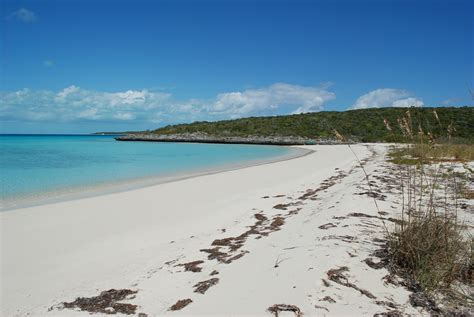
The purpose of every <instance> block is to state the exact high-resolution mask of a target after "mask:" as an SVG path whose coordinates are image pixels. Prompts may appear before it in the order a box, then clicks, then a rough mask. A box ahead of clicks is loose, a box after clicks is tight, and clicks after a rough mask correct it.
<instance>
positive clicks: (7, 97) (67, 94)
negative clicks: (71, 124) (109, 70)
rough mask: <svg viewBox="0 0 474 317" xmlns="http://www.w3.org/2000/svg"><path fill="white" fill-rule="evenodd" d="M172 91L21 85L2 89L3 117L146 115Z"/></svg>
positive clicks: (0, 111) (124, 117)
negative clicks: (55, 89)
mask: <svg viewBox="0 0 474 317" xmlns="http://www.w3.org/2000/svg"><path fill="white" fill-rule="evenodd" d="M169 97H170V94H168V93H163V92H152V91H148V90H128V91H124V92H115V93H110V92H98V91H92V90H86V89H81V88H80V87H77V86H74V85H72V86H69V87H66V88H64V89H63V90H61V91H59V92H53V91H49V90H30V89H22V90H19V91H15V92H0V101H1V102H0V119H1V120H27V121H45V120H51V121H52V120H54V121H73V120H81V119H82V120H103V121H110V120H121V121H123V120H134V119H136V118H141V119H146V118H147V116H148V114H149V112H150V111H152V110H153V109H158V108H159V107H160V106H161V104H162V103H163V102H164V101H165V100H167V99H169Z"/></svg>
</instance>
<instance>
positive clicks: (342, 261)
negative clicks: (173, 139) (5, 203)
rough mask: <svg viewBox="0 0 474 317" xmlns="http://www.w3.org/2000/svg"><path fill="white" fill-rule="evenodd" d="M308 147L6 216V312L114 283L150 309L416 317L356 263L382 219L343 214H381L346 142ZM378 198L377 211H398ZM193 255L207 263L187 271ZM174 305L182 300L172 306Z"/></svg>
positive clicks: (56, 302) (57, 302)
mask: <svg viewBox="0 0 474 317" xmlns="http://www.w3.org/2000/svg"><path fill="white" fill-rule="evenodd" d="M306 148H309V149H312V150H314V153H311V154H309V155H306V156H304V157H300V158H296V159H292V160H287V161H282V162H275V163H270V164H265V165H260V166H253V167H246V168H243V169H239V170H234V171H226V172H221V173H218V174H212V175H205V176H199V177H195V178H189V179H185V180H180V181H176V182H171V183H165V184H160V185H156V186H152V187H146V188H141V189H136V190H131V191H127V192H122V193H115V194H108V195H103V196H98V197H92V198H85V199H79V200H73V201H66V202H61V203H56V204H50V205H43V206H37V207H31V208H24V209H18V210H13V211H7V212H3V213H1V214H0V224H1V231H2V234H1V239H2V240H1V248H2V249H1V257H2V259H1V303H0V304H1V312H2V316H89V313H88V312H85V311H79V310H78V309H67V308H63V307H62V305H61V303H62V302H72V301H73V300H74V299H75V298H76V297H91V296H97V295H99V294H100V293H101V292H102V291H105V290H109V289H117V290H120V289H130V290H133V291H137V292H136V293H134V294H131V295H129V296H128V297H127V299H125V300H121V301H119V302H120V303H128V304H130V305H125V306H122V308H123V309H128V308H130V307H132V308H133V306H132V305H137V306H136V309H135V315H137V314H138V313H145V314H147V315H148V316H156V315H162V314H170V315H177V314H179V315H219V316H221V315H232V316H236V315H244V314H246V315H255V316H271V313H270V312H268V311H267V309H268V308H269V307H271V306H272V305H275V304H286V305H294V306H296V307H298V309H300V310H301V312H302V313H304V315H305V316H312V315H314V316H323V315H328V316H337V315H347V316H356V315H370V316H373V315H374V314H375V313H382V312H387V311H390V310H394V309H397V310H399V311H401V312H403V313H404V314H413V315H419V314H421V313H423V311H419V310H415V309H414V308H413V307H411V306H410V305H409V303H408V295H409V292H408V291H407V290H405V289H404V288H403V287H397V286H395V285H392V284H387V283H384V280H383V278H384V277H385V276H386V275H387V274H388V272H387V271H386V270H385V269H384V268H381V269H374V268H372V267H370V266H369V265H367V264H366V263H365V262H364V261H365V260H366V259H367V258H373V260H374V262H377V259H376V258H374V257H372V256H371V253H372V252H374V251H375V250H377V249H378V248H379V245H378V244H379V243H378V242H377V241H378V240H377V239H376V238H381V237H382V236H383V226H382V224H381V221H380V219H378V218H370V217H365V216H360V215H359V216H353V215H352V216H351V215H350V214H351V213H364V214H368V215H372V216H378V214H377V212H376V209H375V207H374V202H373V200H372V198H370V197H368V196H367V195H365V194H363V193H364V192H366V191H367V188H366V182H365V180H364V174H363V172H362V169H361V168H360V167H358V163H357V161H356V159H355V158H354V156H353V155H352V153H351V152H350V150H349V148H348V147H347V146H338V145H331V146H308V147H306ZM353 149H354V150H355V151H356V152H357V154H358V155H359V157H360V159H362V160H363V161H364V163H365V167H366V169H367V171H369V173H376V172H377V171H380V170H382V169H383V164H385V163H384V154H385V152H386V146H384V145H362V144H361V145H356V146H353ZM379 198H380V199H383V197H379ZM379 205H380V207H381V209H382V210H384V211H386V212H387V213H388V214H387V215H385V217H390V216H393V215H395V211H396V210H397V209H398V207H397V205H396V204H395V203H394V202H390V200H385V201H384V200H379ZM256 214H257V216H256ZM216 239H221V240H217V241H215V240H216ZM374 239H375V241H374ZM213 244H214V245H213ZM201 250H207V251H201ZM213 256H214V257H213ZM209 257H210V258H211V259H209ZM193 261H203V262H196V263H191V264H189V265H187V266H184V265H182V264H185V263H189V262H193ZM345 267H347V269H346V268H345ZM341 268H342V269H341ZM186 269H187V270H186ZM331 270H332V271H331ZM199 282H204V283H201V284H198V283H199ZM206 287H208V288H207V289H206ZM195 290H197V291H200V292H201V293H200V292H195ZM202 293H203V294H202ZM187 299H190V300H192V302H190V301H189V300H187ZM178 300H187V301H182V302H178ZM177 302H178V305H177V306H175V308H180V307H181V306H184V304H186V303H189V304H188V305H187V306H184V307H183V308H182V309H181V310H177V311H170V310H169V308H170V307H171V306H172V305H174V304H175V303H177ZM390 306H393V307H396V308H393V307H390ZM115 307H116V308H115V309H121V308H120V307H119V306H115ZM282 307H283V306H282ZM292 307H293V306H288V307H287V308H292ZM106 311H107V312H113V311H114V308H107V309H106ZM98 315H101V314H100V313H99V314H98ZM285 315H288V316H293V315H294V313H293V312H286V313H282V314H280V316H285ZM142 316H144V315H142Z"/></svg>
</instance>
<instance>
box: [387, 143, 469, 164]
mask: <svg viewBox="0 0 474 317" xmlns="http://www.w3.org/2000/svg"><path fill="white" fill-rule="evenodd" d="M389 156H390V161H391V162H393V163H396V164H419V163H420V164H421V163H425V164H428V163H435V162H450V161H458V162H467V161H474V144H451V143H442V144H435V145H430V144H420V143H416V144H413V145H411V146H407V147H398V148H396V149H395V150H393V151H391V152H390V153H389Z"/></svg>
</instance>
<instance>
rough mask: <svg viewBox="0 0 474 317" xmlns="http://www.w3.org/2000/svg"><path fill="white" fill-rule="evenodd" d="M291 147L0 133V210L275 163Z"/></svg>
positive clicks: (290, 151)
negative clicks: (133, 140) (125, 140)
mask: <svg viewBox="0 0 474 317" xmlns="http://www.w3.org/2000/svg"><path fill="white" fill-rule="evenodd" d="M295 151H296V150H295V149H293V148H289V147H279V146H263V145H234V144H197V143H154V142H119V141H115V140H114V136H111V135H0V189H1V193H0V208H1V209H2V210H6V209H14V208H19V207H24V206H29V205H35V204H40V203H46V202H50V201H55V200H61V199H68V198H70V197H72V196H73V195H75V196H77V197H79V196H81V195H82V196H87V195H91V194H92V193H95V194H96V193H98V192H100V191H102V192H104V191H120V190H126V189H131V188H136V187H140V186H146V185H151V184H157V183H160V182H163V181H169V180H172V179H176V178H179V177H186V176H189V175H195V174H200V173H208V172H213V171H217V170H223V169H232V168H236V167H240V166H246V165H252V164H257V163H260V162H266V161H273V160H278V159H281V158H283V157H289V156H293V155H295V153H294V152H295Z"/></svg>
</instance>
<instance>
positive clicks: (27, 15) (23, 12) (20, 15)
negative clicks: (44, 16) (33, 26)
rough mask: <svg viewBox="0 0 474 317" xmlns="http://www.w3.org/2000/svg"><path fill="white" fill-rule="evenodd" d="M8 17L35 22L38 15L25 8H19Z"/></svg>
mask: <svg viewBox="0 0 474 317" xmlns="http://www.w3.org/2000/svg"><path fill="white" fill-rule="evenodd" d="M8 18H10V19H15V20H18V21H21V22H25V23H31V22H36V21H37V20H38V17H37V16H36V14H35V13H34V12H33V11H31V10H28V9H25V8H20V9H18V10H16V11H14V12H12V13H11V14H10V15H9V16H8Z"/></svg>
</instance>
